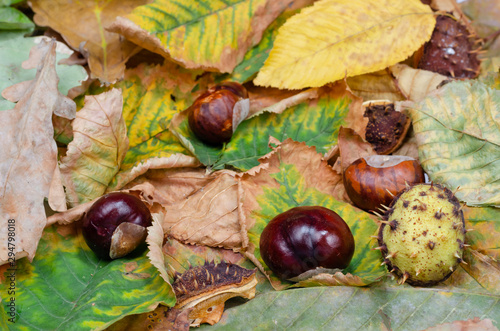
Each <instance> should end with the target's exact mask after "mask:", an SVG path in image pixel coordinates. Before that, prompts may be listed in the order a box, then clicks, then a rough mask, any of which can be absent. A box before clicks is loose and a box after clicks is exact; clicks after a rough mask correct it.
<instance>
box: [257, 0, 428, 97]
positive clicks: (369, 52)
mask: <svg viewBox="0 0 500 331" xmlns="http://www.w3.org/2000/svg"><path fill="white" fill-rule="evenodd" d="M434 25H435V18H434V16H433V13H432V11H431V9H430V8H429V6H426V5H423V4H422V3H421V2H420V0H320V1H318V2H316V3H315V4H314V6H312V7H308V8H305V9H304V10H302V12H301V13H300V14H297V15H295V16H293V17H292V18H290V19H289V20H288V21H287V22H286V23H285V24H284V25H283V26H282V27H281V28H280V30H279V33H278V36H277V38H276V40H275V42H274V46H273V49H272V51H271V53H270V55H269V57H268V59H267V60H266V62H265V64H264V67H263V68H262V69H261V70H260V72H259V74H258V75H257V78H256V79H255V80H254V83H255V84H256V85H262V86H272V87H278V88H287V89H301V88H304V87H318V86H322V85H324V84H326V83H329V82H333V81H336V80H339V79H342V78H344V77H351V76H356V75H361V74H365V73H368V72H374V71H377V70H381V69H384V68H386V67H388V66H391V65H393V64H395V63H398V62H400V61H402V60H404V59H406V58H407V57H409V56H410V55H411V54H413V53H414V52H415V51H416V50H417V49H418V48H419V47H420V46H421V45H422V44H423V43H424V42H426V41H427V40H429V38H430V37H431V34H432V30H433V29H434Z"/></svg>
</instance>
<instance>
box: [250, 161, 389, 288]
mask: <svg viewBox="0 0 500 331" xmlns="http://www.w3.org/2000/svg"><path fill="white" fill-rule="evenodd" d="M269 176H270V177H272V178H274V180H275V182H276V184H277V185H278V187H277V188H276V187H275V185H272V186H266V185H262V186H261V189H262V190H263V192H264V193H263V194H261V195H258V196H257V197H256V201H257V203H258V205H259V209H258V210H254V211H253V212H252V218H253V219H254V220H255V225H254V226H253V227H252V228H251V229H250V230H249V231H248V237H249V240H250V242H251V243H253V245H254V246H255V256H256V257H257V258H258V259H259V261H260V262H261V263H262V264H264V262H263V260H262V258H261V257H260V250H259V248H258V247H259V241H260V234H261V233H262V231H263V230H264V228H265V227H266V225H267V224H268V223H269V221H270V220H272V219H273V218H274V217H275V216H276V215H279V214H281V213H283V212H285V211H287V210H289V209H291V208H293V207H298V206H323V207H325V208H328V209H331V210H333V211H335V212H336V213H337V214H338V215H339V216H340V217H341V218H342V219H343V220H344V221H345V222H346V223H347V225H348V226H349V228H350V229H351V232H352V234H353V236H354V241H355V246H356V248H355V252H354V256H353V258H352V260H351V262H350V264H349V266H348V267H347V268H346V269H344V270H343V273H345V274H348V273H350V274H352V275H354V276H358V277H360V278H361V279H362V280H363V281H365V282H366V283H370V282H373V281H376V280H377V279H379V278H380V277H382V276H383V275H385V274H386V273H387V271H386V269H385V267H383V266H381V265H380V260H381V255H380V253H379V252H378V251H376V250H373V249H372V248H373V247H374V245H375V241H373V240H372V239H371V238H370V236H372V235H374V234H376V232H377V229H378V225H377V224H376V223H375V222H374V221H373V220H372V219H371V218H370V217H369V216H368V214H367V213H365V212H362V211H360V210H359V209H356V208H354V207H353V206H351V205H350V204H348V203H345V202H339V201H337V200H335V199H334V198H333V197H332V196H331V195H328V194H325V193H323V192H320V191H318V190H317V189H316V188H314V187H312V186H310V185H308V183H307V180H306V178H305V177H304V176H303V175H302V174H301V173H300V171H299V170H298V168H297V167H296V166H295V165H294V164H287V163H284V162H281V164H280V166H279V172H278V173H272V174H270V175H269ZM267 270H268V269H267ZM268 271H269V270H268ZM273 279H274V280H275V281H277V278H275V277H274V276H273Z"/></svg>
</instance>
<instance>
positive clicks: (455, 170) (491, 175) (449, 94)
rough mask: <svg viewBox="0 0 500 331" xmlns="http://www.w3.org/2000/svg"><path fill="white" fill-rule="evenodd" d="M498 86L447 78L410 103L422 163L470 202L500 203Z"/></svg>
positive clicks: (431, 173) (483, 203) (475, 203)
mask: <svg viewBox="0 0 500 331" xmlns="http://www.w3.org/2000/svg"><path fill="white" fill-rule="evenodd" d="M499 105H500V91H499V90H496V89H492V88H490V87H488V86H487V85H485V84H483V83H481V82H475V81H465V82H452V83H449V84H446V85H445V86H443V87H442V88H440V89H439V90H437V92H436V93H434V94H432V95H429V96H428V97H426V98H425V99H423V100H422V101H420V102H418V103H414V104H412V103H406V104H402V106H403V107H405V106H407V107H409V113H410V116H411V118H412V121H413V128H414V130H415V136H416V138H417V143H418V152H419V159H420V163H421V164H422V167H423V168H424V170H425V171H426V173H427V174H428V175H429V176H430V178H431V179H432V180H433V181H434V182H436V183H442V184H444V185H446V186H447V187H448V188H449V189H451V190H452V191H456V193H455V195H456V196H457V198H458V199H459V200H461V201H464V202H466V203H467V205H469V206H497V207H498V206H500V181H499V180H498V173H499V172H500V129H499V127H500V107H499Z"/></svg>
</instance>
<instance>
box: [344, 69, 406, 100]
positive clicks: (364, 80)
mask: <svg viewBox="0 0 500 331" xmlns="http://www.w3.org/2000/svg"><path fill="white" fill-rule="evenodd" d="M346 83H347V85H349V89H350V90H351V91H352V92H353V94H354V95H356V96H358V97H361V98H363V100H390V101H393V102H394V101H400V100H405V97H404V96H403V95H402V94H401V92H400V91H399V88H398V86H397V85H396V83H395V81H394V77H392V75H391V73H390V72H389V70H388V69H384V70H380V71H376V72H372V73H369V74H364V75H359V76H354V77H348V78H347V79H346Z"/></svg>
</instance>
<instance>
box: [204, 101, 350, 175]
mask: <svg viewBox="0 0 500 331" xmlns="http://www.w3.org/2000/svg"><path fill="white" fill-rule="evenodd" d="M350 103H351V99H350V98H349V97H347V96H345V95H343V96H338V95H332V94H326V95H323V96H322V97H320V98H319V99H318V100H312V101H308V102H304V103H301V104H299V105H297V106H295V107H292V108H289V109H287V110H285V111H284V112H283V113H282V114H274V113H264V114H262V115H259V116H257V117H253V118H251V119H249V120H246V121H243V122H242V123H241V124H240V125H239V126H238V128H237V130H236V132H235V133H234V135H233V137H232V138H231V141H230V142H229V143H228V144H227V145H226V149H225V150H224V153H223V155H222V157H221V158H220V159H219V160H218V161H217V163H215V165H214V168H215V169H221V168H223V167H225V166H226V167H227V166H230V167H234V168H237V169H240V170H248V169H250V168H252V167H254V166H256V165H258V161H257V160H258V159H259V158H260V157H262V156H264V155H266V154H267V153H269V152H270V151H271V149H270V148H269V146H268V145H269V137H271V136H272V137H274V138H276V139H278V140H279V141H284V140H285V139H287V138H291V139H293V140H295V141H303V142H305V143H306V144H307V145H308V146H315V147H316V150H317V152H318V153H326V152H327V151H328V150H329V149H330V148H331V147H332V146H333V145H335V144H336V142H337V134H338V130H339V128H340V126H341V125H343V124H344V123H345V122H344V117H345V116H346V115H347V112H348V110H349V105H350Z"/></svg>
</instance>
